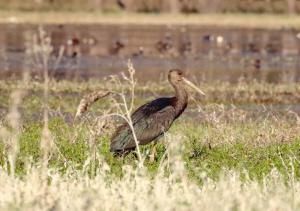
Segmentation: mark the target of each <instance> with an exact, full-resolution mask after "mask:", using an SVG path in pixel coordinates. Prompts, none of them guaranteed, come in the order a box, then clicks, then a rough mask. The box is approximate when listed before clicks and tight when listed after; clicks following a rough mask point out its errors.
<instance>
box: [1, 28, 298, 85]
mask: <svg viewBox="0 0 300 211" xmlns="http://www.w3.org/2000/svg"><path fill="white" fill-rule="evenodd" d="M0 27H1V31H0V49H1V53H0V76H1V77H2V78H3V77H9V76H12V75H17V76H18V75H21V73H22V71H24V69H30V70H32V71H33V72H34V74H37V75H38V74H40V73H39V72H38V71H39V70H38V68H37V65H36V64H32V63H31V62H30V61H29V60H30V59H28V57H26V55H25V51H26V49H28V46H32V43H33V35H34V34H37V32H38V30H37V29H38V26H36V25H23V24H2V25H0ZM44 29H45V31H46V33H47V35H48V36H49V37H50V38H51V40H52V45H53V47H54V49H53V53H52V56H51V59H50V64H49V69H50V70H51V71H50V74H51V75H52V76H53V77H56V78H71V79H72V78H78V79H88V78H91V77H98V78H101V77H104V76H108V75H111V74H117V73H120V72H121V71H125V70H126V69H127V61H128V59H131V61H132V62H133V64H134V67H135V69H136V71H137V74H136V75H137V77H138V79H139V80H140V81H148V80H157V79H158V78H160V77H164V76H165V75H166V72H167V71H168V70H169V69H171V68H182V69H184V70H185V71H186V73H187V75H188V76H189V77H194V78H197V79H199V80H205V81H213V80H222V81H229V82H236V81H237V80H239V79H240V78H241V77H243V78H245V79H249V80H253V79H256V80H258V81H267V82H275V83H280V82H298V81H300V71H299V69H300V68H299V67H300V63H299V59H298V57H299V52H300V51H299V49H300V40H299V38H298V37H299V33H298V31H296V30H294V29H280V30H264V29H243V28H224V27H219V28H216V27H200V26H189V25H185V26H183V25H177V26H176V25H175V26H174V25H172V26H168V25H153V26H151V25H150V26H145V25H126V26H125V25H103V24H97V25H96V24H85V25H78V24H77V25H76V24H73V25H72V24H69V25H61V24H60V25H46V26H44ZM62 47H63V49H64V51H63V57H62V59H61V61H60V62H59V63H57V62H56V60H57V58H58V55H59V49H61V48H62Z"/></svg>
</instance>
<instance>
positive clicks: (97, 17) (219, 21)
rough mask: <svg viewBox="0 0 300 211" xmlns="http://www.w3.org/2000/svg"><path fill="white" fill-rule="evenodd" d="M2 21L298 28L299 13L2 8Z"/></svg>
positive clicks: (0, 14)
mask: <svg viewBox="0 0 300 211" xmlns="http://www.w3.org/2000/svg"><path fill="white" fill-rule="evenodd" d="M0 23H35V24H40V23H42V24H47V23H61V24H66V23H82V24H88V23H106V24H197V25H213V26H223V27H246V28H254V27H255V28H268V29H280V28H299V27H300V16H298V15H284V14H283V15H280V14H279V15H274V14H273V15H272V14H261V15H259V14H239V13H237V14H201V15H199V14H198V15H195V14H194V15H193V14H191V15H183V14H176V15H175V14H174V15H173V14H138V13H122V12H119V13H101V12H80V11H75V12H51V11H50V12H38V11H36V12H22V11H14V10H13V11H1V12H0Z"/></svg>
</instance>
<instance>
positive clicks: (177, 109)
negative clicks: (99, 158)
mask: <svg viewBox="0 0 300 211" xmlns="http://www.w3.org/2000/svg"><path fill="white" fill-rule="evenodd" d="M168 80H169V82H170V84H171V85H172V86H173V88H174V90H175V96H174V97H162V98H158V99H155V100H153V101H151V102H148V103H146V104H144V105H142V106H141V107H139V108H138V109H137V110H136V111H135V112H134V113H133V114H132V115H131V120H132V128H133V130H134V134H135V137H136V139H135V138H134V134H133V132H132V128H131V127H130V125H129V124H128V123H127V122H126V123H124V124H122V125H121V126H119V127H118V128H117V129H116V131H115V133H114V134H113V136H112V140H111V145H110V151H111V152H113V153H114V154H116V155H124V154H127V153H128V152H130V151H132V150H135V148H136V146H137V143H138V145H145V144H149V143H150V142H152V141H154V140H155V139H157V138H158V137H160V136H161V135H163V134H164V133H165V132H166V131H168V130H169V128H170V127H171V125H172V123H173V122H174V120H176V119H177V118H178V117H179V116H180V115H181V114H182V113H183V112H184V110H185V109H186V107H187V104H188V93H187V91H186V88H185V86H184V85H185V84H187V85H189V86H190V87H192V88H194V89H196V91H197V92H198V93H200V94H202V95H205V94H204V92H202V91H201V90H200V89H199V88H198V87H197V86H195V85H194V84H193V83H192V82H190V81H189V80H187V79H186V78H185V77H184V76H183V72H182V71H181V70H178V69H172V70H170V71H169V73H168ZM136 141H137V143H136Z"/></svg>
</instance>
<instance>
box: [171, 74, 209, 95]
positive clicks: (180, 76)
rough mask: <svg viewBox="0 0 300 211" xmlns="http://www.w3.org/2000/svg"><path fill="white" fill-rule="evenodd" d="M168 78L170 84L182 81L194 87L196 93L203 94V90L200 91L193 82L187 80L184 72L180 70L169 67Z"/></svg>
mask: <svg viewBox="0 0 300 211" xmlns="http://www.w3.org/2000/svg"><path fill="white" fill-rule="evenodd" d="M168 79H169V81H170V83H172V84H178V83H181V82H184V83H185V84H187V85H188V86H190V87H192V88H193V89H195V90H196V91H197V92H198V93H200V94H202V95H205V94H204V92H203V91H201V90H200V89H199V88H198V87H197V86H196V85H195V84H193V83H192V82H191V81H189V80H188V79H186V78H185V77H184V73H183V71H182V70H179V69H171V70H170V71H169V74H168Z"/></svg>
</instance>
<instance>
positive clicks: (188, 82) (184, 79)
mask: <svg viewBox="0 0 300 211" xmlns="http://www.w3.org/2000/svg"><path fill="white" fill-rule="evenodd" d="M182 79H183V81H184V82H185V83H186V84H187V85H189V86H190V87H192V88H193V89H195V90H196V91H197V92H198V93H199V94H202V95H205V93H204V92H203V91H202V90H201V89H199V88H198V87H197V86H196V85H195V84H193V83H192V82H190V81H189V80H188V79H186V78H184V77H183V78H182Z"/></svg>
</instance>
